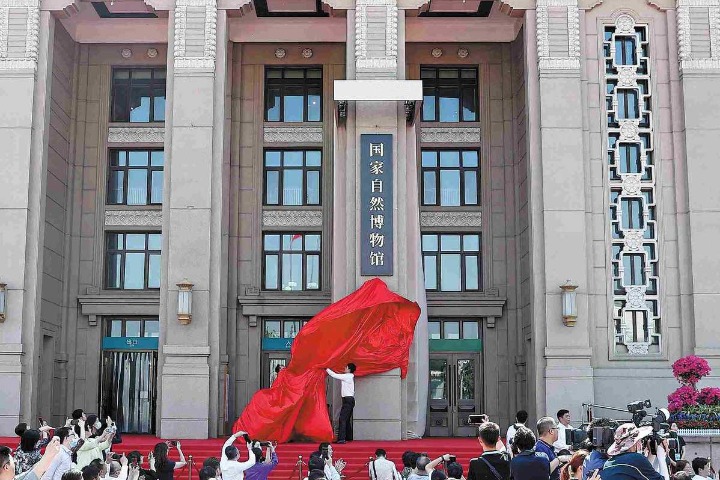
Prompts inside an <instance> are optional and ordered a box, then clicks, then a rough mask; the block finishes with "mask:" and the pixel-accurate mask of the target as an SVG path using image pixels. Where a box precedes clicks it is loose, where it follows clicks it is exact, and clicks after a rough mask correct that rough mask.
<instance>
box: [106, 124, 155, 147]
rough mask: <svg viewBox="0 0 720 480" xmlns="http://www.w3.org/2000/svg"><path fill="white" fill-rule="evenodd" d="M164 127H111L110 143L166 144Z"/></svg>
mask: <svg viewBox="0 0 720 480" xmlns="http://www.w3.org/2000/svg"><path fill="white" fill-rule="evenodd" d="M164 142H165V129H164V128H162V127H110V128H109V129H108V143H164Z"/></svg>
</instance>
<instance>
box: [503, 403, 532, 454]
mask: <svg viewBox="0 0 720 480" xmlns="http://www.w3.org/2000/svg"><path fill="white" fill-rule="evenodd" d="M527 419H528V413H527V412H526V411H525V410H520V411H518V412H517V413H516V414H515V423H513V424H512V425H510V427H508V429H507V434H506V435H505V449H506V450H507V453H508V455H510V457H512V456H513V452H512V444H513V439H514V438H515V432H517V429H518V428H520V427H524V426H525V422H527Z"/></svg>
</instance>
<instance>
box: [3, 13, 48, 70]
mask: <svg viewBox="0 0 720 480" xmlns="http://www.w3.org/2000/svg"><path fill="white" fill-rule="evenodd" d="M39 22H40V2H39V0H0V71H2V70H35V69H36V68H37V59H38V38H39V30H38V25H39Z"/></svg>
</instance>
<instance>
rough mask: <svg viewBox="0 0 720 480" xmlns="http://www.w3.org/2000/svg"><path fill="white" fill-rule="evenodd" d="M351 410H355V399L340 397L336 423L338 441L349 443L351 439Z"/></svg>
mask: <svg viewBox="0 0 720 480" xmlns="http://www.w3.org/2000/svg"><path fill="white" fill-rule="evenodd" d="M353 408H355V397H342V407H340V420H339V422H338V438H337V439H338V441H342V440H345V441H348V442H351V441H352V439H353V422H352V413H353Z"/></svg>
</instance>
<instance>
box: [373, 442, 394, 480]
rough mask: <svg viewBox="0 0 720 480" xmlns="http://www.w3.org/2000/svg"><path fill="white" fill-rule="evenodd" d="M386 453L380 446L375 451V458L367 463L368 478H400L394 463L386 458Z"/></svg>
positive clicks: (375, 479)
mask: <svg viewBox="0 0 720 480" xmlns="http://www.w3.org/2000/svg"><path fill="white" fill-rule="evenodd" d="M386 455H387V453H386V452H385V450H383V449H382V448H378V449H377V450H376V451H375V460H373V461H372V462H370V465H368V470H369V473H370V480H400V474H399V473H398V471H397V468H396V467H395V464H394V463H393V462H391V461H390V460H388V459H387V458H386V457H385V456H386Z"/></svg>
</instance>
